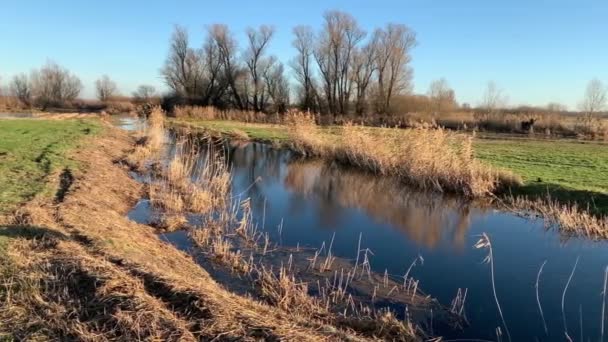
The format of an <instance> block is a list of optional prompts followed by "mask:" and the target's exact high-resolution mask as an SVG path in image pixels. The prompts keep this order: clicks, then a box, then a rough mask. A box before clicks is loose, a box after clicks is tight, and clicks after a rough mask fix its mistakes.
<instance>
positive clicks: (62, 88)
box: [30, 62, 82, 110]
mask: <svg viewBox="0 0 608 342" xmlns="http://www.w3.org/2000/svg"><path fill="white" fill-rule="evenodd" d="M30 80H31V87H32V94H33V96H34V98H35V100H36V102H37V103H38V104H39V105H40V106H41V107H42V109H43V110H44V109H46V108H48V107H49V106H60V105H65V104H66V102H69V101H73V100H74V99H76V97H78V95H79V94H80V91H81V90H82V82H80V79H79V78H78V77H76V76H75V75H72V74H71V73H70V72H69V71H68V70H67V69H65V68H63V67H61V66H59V65H57V64H56V63H54V62H48V63H47V64H46V65H45V66H43V67H42V68H41V69H40V70H34V71H33V72H32V75H31V78H30Z"/></svg>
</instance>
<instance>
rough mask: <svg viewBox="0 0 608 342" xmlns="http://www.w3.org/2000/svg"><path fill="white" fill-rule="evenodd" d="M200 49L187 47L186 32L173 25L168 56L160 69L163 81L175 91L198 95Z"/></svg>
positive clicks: (192, 96) (189, 96) (186, 94)
mask: <svg viewBox="0 0 608 342" xmlns="http://www.w3.org/2000/svg"><path fill="white" fill-rule="evenodd" d="M202 72H203V70H202V65H201V51H197V50H194V49H192V48H190V47H189V38H188V32H187V31H186V29H185V28H183V27H181V26H175V29H174V31H173V35H172V36H171V47H170V50H169V56H168V57H167V60H166V61H165V65H164V67H163V69H162V70H161V75H162V77H163V78H164V80H165V83H166V84H167V85H168V86H169V87H170V88H171V89H172V90H173V91H174V92H175V93H176V94H179V95H181V96H185V97H188V98H195V97H197V96H198V95H199V91H200V87H201V82H202Z"/></svg>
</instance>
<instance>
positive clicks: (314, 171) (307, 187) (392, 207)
mask: <svg viewBox="0 0 608 342" xmlns="http://www.w3.org/2000/svg"><path fill="white" fill-rule="evenodd" d="M284 182H285V186H286V187H287V188H288V189H290V190H292V191H295V192H298V193H300V194H303V195H305V196H306V197H307V198H308V200H312V201H315V202H317V203H318V206H319V208H320V210H321V215H323V216H324V217H323V221H324V222H335V221H336V218H335V217H336V216H339V215H341V214H342V208H357V209H360V210H362V211H364V212H365V213H366V214H367V215H369V216H371V217H373V218H374V219H375V220H376V221H377V222H378V223H380V224H388V225H390V226H392V227H394V228H396V229H398V230H399V231H401V232H403V233H405V234H406V235H407V237H408V238H409V239H411V240H413V241H415V242H416V243H418V244H420V245H423V246H426V247H429V248H433V247H436V246H437V244H438V242H439V241H441V240H449V241H451V242H452V243H453V244H454V246H456V247H458V248H463V247H464V242H465V236H466V233H467V230H468V228H469V224H470V215H471V204H470V203H469V202H467V201H462V200H461V199H458V198H455V197H446V196H440V195H437V194H432V193H420V192H413V191H411V190H409V189H405V188H404V187H403V186H402V185H401V184H399V182H398V181H396V180H395V179H393V178H390V177H373V176H370V175H366V174H362V173H361V172H357V171H354V170H350V169H346V168H341V167H339V166H338V165H336V164H335V163H328V162H324V161H315V162H301V161H296V162H292V163H290V164H289V165H288V167H287V175H286V176H285V181H284Z"/></svg>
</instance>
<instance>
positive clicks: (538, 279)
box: [535, 260, 549, 335]
mask: <svg viewBox="0 0 608 342" xmlns="http://www.w3.org/2000/svg"><path fill="white" fill-rule="evenodd" d="M546 263H547V260H545V262H543V264H542V265H540V269H539V270H538V274H537V275H536V285H535V287H536V303H537V304H538V311H540V318H541V319H542V320H543V327H544V328H545V334H547V335H549V330H548V329H547V322H546V321H545V315H544V314H543V308H542V306H541V305H540V295H539V293H538V287H539V281H540V274H541V273H542V272H543V268H544V267H545V264H546Z"/></svg>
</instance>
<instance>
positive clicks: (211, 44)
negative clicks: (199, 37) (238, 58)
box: [202, 33, 227, 106]
mask: <svg viewBox="0 0 608 342" xmlns="http://www.w3.org/2000/svg"><path fill="white" fill-rule="evenodd" d="M202 61H203V65H204V84H203V92H202V102H203V103H204V104H206V105H215V106H222V97H223V96H224V94H225V93H226V90H227V82H226V80H225V78H224V77H223V75H222V61H221V60H220V56H219V48H218V46H217V44H215V40H214V39H213V37H212V36H211V35H210V34H209V33H208V34H207V37H206V39H205V43H204V44H203V50H202Z"/></svg>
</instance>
